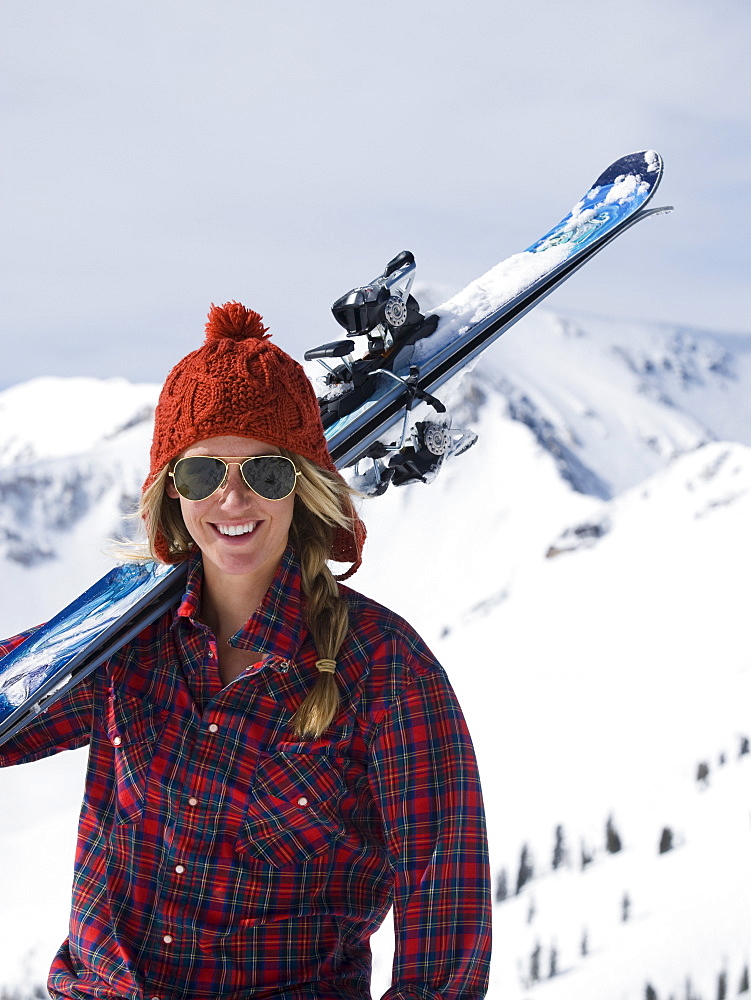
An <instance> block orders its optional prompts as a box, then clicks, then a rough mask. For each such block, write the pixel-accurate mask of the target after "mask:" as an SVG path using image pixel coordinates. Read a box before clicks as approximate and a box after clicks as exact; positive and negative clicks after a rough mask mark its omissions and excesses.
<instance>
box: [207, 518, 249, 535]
mask: <svg viewBox="0 0 751 1000" xmlns="http://www.w3.org/2000/svg"><path fill="white" fill-rule="evenodd" d="M257 523H258V522H257V521H249V522H248V524H217V526H216V529H217V531H218V532H219V533H220V534H222V535H248V534H250V532H251V531H255V527H256V524H257Z"/></svg>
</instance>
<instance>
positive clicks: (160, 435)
mask: <svg viewBox="0 0 751 1000" xmlns="http://www.w3.org/2000/svg"><path fill="white" fill-rule="evenodd" d="M223 435H237V436H239V437H250V438H254V439H255V440H256V441H264V442H265V443H267V444H271V445H276V447H277V448H286V449H287V450H288V451H292V452H295V454H297V455H302V456H303V457H304V458H308V459H310V461H311V462H315V464H316V465H318V466H320V467H321V468H322V469H326V470H327V471H328V472H333V473H334V474H336V475H338V472H337V470H336V466H335V465H334V463H333V462H332V461H331V456H330V455H329V450H328V447H327V445H326V438H325V437H324V433H323V425H322V423H321V413H320V409H319V406H318V400H317V399H316V395H315V392H314V391H313V386H312V385H311V383H310V380H309V379H308V377H307V375H306V374H305V372H304V370H303V369H302V367H301V366H300V365H299V364H298V363H297V362H296V361H295V360H294V359H293V358H291V357H290V356H289V355H288V354H285V352H284V351H282V350H281V349H280V348H279V347H277V346H276V344H273V343H272V342H271V339H270V337H269V333H268V329H267V327H265V326H264V325H263V321H262V318H261V316H260V315H259V314H258V313H257V312H254V311H253V310H252V309H247V308H246V307H245V306H243V305H241V304H240V303H239V302H226V303H225V304H224V305H223V306H215V305H212V307H211V310H210V312H209V317H208V322H207V323H206V340H205V342H204V344H203V346H202V347H200V348H199V349H198V350H197V351H193V352H192V353H191V354H188V355H187V356H186V357H184V358H183V359H182V361H179V362H178V363H177V364H176V365H175V367H174V368H173V369H172V371H171V372H170V373H169V375H168V376H167V380H166V382H165V383H164V386H163V387H162V392H161V395H160V396H159V402H158V403H157V407H156V413H155V415H154V438H153V441H152V445H151V462H150V469H149V475H148V477H147V479H146V482H145V483H144V489H147V488H148V486H150V485H151V483H152V482H153V481H154V479H155V478H156V476H157V475H158V474H159V473H160V472H161V470H162V469H163V468H164V467H165V466H166V465H167V464H168V463H169V462H171V461H172V460H173V459H175V458H176V457H177V456H178V455H179V454H180V452H182V451H184V449H185V448H188V447H190V445H192V444H195V443H196V441H203V440H205V439H206V438H212V437H220V436H223ZM351 517H352V529H351V531H347V530H344V529H343V528H336V529H335V533H334V539H333V544H332V551H331V554H330V558H331V559H333V560H335V561H337V562H350V563H352V564H353V565H352V567H351V568H350V569H349V570H348V571H347V572H346V573H345V574H343V575H342V576H341V577H340V578H339V579H345V578H346V577H348V576H351V575H352V573H354V572H355V570H356V569H357V568H358V567H359V565H360V562H361V552H362V545H363V542H364V540H365V526H364V525H363V523H362V521H360V519H359V518H358V516H357V514H356V513H355V510H354V508H352V509H351ZM155 551H156V553H157V555H158V556H159V558H160V559H162V560H163V561H164V562H174V561H175V559H176V557H175V555H174V554H172V553H171V552H170V550H169V545H168V542H167V539H166V538H165V537H164V535H163V534H162V533H161V532H160V533H159V535H158V537H157V540H156V544H155Z"/></svg>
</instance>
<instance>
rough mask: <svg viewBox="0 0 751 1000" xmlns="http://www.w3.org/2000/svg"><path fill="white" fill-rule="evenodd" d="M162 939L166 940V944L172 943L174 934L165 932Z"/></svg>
mask: <svg viewBox="0 0 751 1000" xmlns="http://www.w3.org/2000/svg"><path fill="white" fill-rule="evenodd" d="M162 941H164V943H165V944H172V935H171V934H165V935H164V937H163V938H162Z"/></svg>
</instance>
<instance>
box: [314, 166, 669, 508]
mask: <svg viewBox="0 0 751 1000" xmlns="http://www.w3.org/2000/svg"><path fill="white" fill-rule="evenodd" d="M662 170H663V164H662V159H661V157H660V156H659V155H658V154H657V153H655V152H654V151H652V150H647V151H642V152H639V153H631V154H629V155H627V156H624V157H621V158H620V159H618V160H616V161H615V162H614V163H612V164H611V165H610V166H609V167H608V168H607V169H606V170H605V171H603V172H602V174H600V176H599V177H598V178H597V179H596V180H595V182H594V183H593V184H592V186H591V187H590V188H589V190H588V191H587V193H586V194H585V195H584V197H583V198H582V199H581V200H580V201H579V202H577V204H576V205H575V206H574V207H573V209H572V210H571V212H569V213H568V214H567V215H566V216H565V217H564V218H563V219H562V220H561V221H560V222H559V223H558V224H557V225H556V226H554V227H553V228H552V229H551V230H550V231H549V232H547V233H546V234H545V235H544V236H542V237H541V238H540V239H539V240H537V241H536V242H535V243H533V244H531V246H529V247H528V248H527V249H526V250H524V251H522V252H521V253H519V254H515V255H514V256H512V257H509V258H507V259H506V260H504V261H502V262H501V263H500V264H498V265H497V266H496V267H495V268H493V269H492V270H491V271H489V272H488V273H487V274H486V275H483V276H482V277H481V278H479V279H477V280H476V281H475V282H472V283H471V284H470V285H468V286H467V288H465V289H463V290H462V291H461V292H459V293H458V295H456V296H454V298H452V299H450V300H449V301H448V302H446V303H444V304H443V305H442V306H440V307H439V308H438V309H437V310H435V313H434V314H433V315H432V316H430V317H427V318H425V317H422V316H421V314H420V312H419V306H418V303H417V302H416V301H415V300H414V299H413V297H412V296H411V294H409V292H410V289H411V285H412V281H413V280H414V267H415V263H414V257H413V255H412V254H411V253H409V252H408V251H404V252H403V253H402V254H399V255H398V256H397V257H395V258H394V260H392V261H390V262H389V264H388V265H387V267H386V270H385V271H384V273H383V275H381V276H380V277H379V278H377V279H375V280H374V281H373V282H371V283H370V285H366V286H364V287H362V288H358V289H353V290H352V291H351V292H349V293H348V294H347V295H346V296H342V298H341V299H339V300H338V301H337V302H336V303H335V304H334V307H333V311H334V315H335V317H336V318H337V320H338V321H339V322H340V323H341V324H342V325H343V326H344V327H345V329H347V331H348V333H349V334H350V335H351V336H360V335H363V334H367V337H368V353H367V354H366V355H365V357H364V358H362V359H355V358H354V356H353V354H352V353H350V354H349V356H348V357H347V356H345V354H346V352H347V351H348V350H349V351H351V350H353V349H354V342H353V341H351V340H345V341H339V342H334V343H331V344H325V345H323V346H322V347H321V348H317V349H314V350H313V351H309V352H307V353H306V355H305V357H306V360H314V359H318V360H319V361H321V362H322V363H323V364H324V367H325V368H326V369H327V375H326V376H325V382H326V389H328V390H329V391H326V390H324V392H323V393H322V394H321V395H320V396H319V402H320V405H321V413H322V417H323V421H324V426H325V427H326V437H327V440H328V442H329V450H330V452H331V455H332V457H333V459H334V461H335V462H336V464H337V466H338V467H340V468H344V467H349V466H356V465H357V464H358V463H359V462H361V461H362V460H363V459H369V460H370V461H372V463H373V466H372V468H371V469H370V470H369V472H366V474H365V475H364V476H359V477H357V479H356V482H357V485H358V487H359V488H360V489H362V490H363V491H364V492H366V493H371V494H376V493H378V492H382V491H383V489H384V488H385V486H386V485H388V482H389V481H393V482H394V483H396V484H397V485H400V484H402V483H405V482H413V481H416V480H423V481H427V479H428V478H429V477H430V475H432V474H434V473H435V472H436V471H437V469H438V467H439V466H440V463H441V461H442V460H443V458H445V457H448V456H449V455H450V454H451V449H452V447H453V444H452V438H453V437H456V436H457V435H456V434H455V433H454V434H452V429H451V425H450V418H448V417H447V416H445V415H444V414H445V408H444V407H443V406H442V404H440V403H439V405H436V403H437V402H439V401H438V400H437V399H436V397H435V393H436V391H437V390H438V389H440V388H441V387H442V386H444V385H445V383H446V382H448V381H449V380H450V379H451V378H453V377H454V376H455V375H457V374H458V373H459V372H461V370H462V369H463V368H465V367H466V366H467V365H469V364H471V363H472V362H473V361H474V360H475V358H477V357H478V355H479V354H480V353H481V352H482V351H484V350H485V349H486V348H487V347H489V346H490V345H491V344H492V343H493V342H494V341H495V340H497V339H498V337H500V336H501V334H503V333H504V332H505V331H506V330H508V329H509V328H510V327H511V326H513V325H514V323H516V322H518V321H519V320H520V319H521V318H522V317H523V316H524V315H525V314H526V313H528V312H529V311H530V310H531V309H533V308H534V307H535V306H536V305H538V304H539V303H540V302H541V301H542V300H543V299H544V298H545V297H546V296H548V295H550V293H551V292H553V291H554V290H555V289H556V288H558V287H559V286H560V285H561V284H562V283H563V282H564V281H566V280H568V278H570V277H571V275H572V274H574V273H575V272H576V271H578V270H579V268H581V267H583V266H584V265H585V264H586V263H587V262H588V261H590V260H591V259H592V257H594V256H595V255H596V254H597V253H599V252H600V251H601V250H602V249H604V248H605V247H606V246H607V245H608V244H609V243H611V242H612V241H613V240H614V239H616V238H617V237H618V236H620V235H621V234H622V233H624V232H626V230H628V229H630V228H631V227H632V226H634V225H636V223H638V222H641V221H642V220H644V219H646V218H649V217H651V216H653V215H658V214H662V213H666V212H670V211H671V210H672V209H671V208H669V207H665V208H657V209H649V208H647V204H648V202H649V201H650V199H651V198H652V196H653V195H654V193H655V191H656V189H657V186H658V185H659V183H660V180H661V178H662ZM407 282H408V284H407ZM400 285H401V287H400ZM405 286H406V287H405ZM400 319H401V320H402V325H401V326H400V324H399V322H398V321H399V320H400ZM395 320H396V322H395ZM421 322H422V324H423V326H422V328H421ZM426 328H427V329H426ZM350 345H351V347H350ZM328 357H337V358H340V359H341V362H342V363H341V364H340V365H339V366H338V367H336V368H333V369H332V368H331V367H330V365H329V364H328V362H327V361H326V358H328ZM419 403H422V404H423V405H422V407H421V410H422V415H423V420H422V421H419V420H417V419H415V417H416V415H413V414H412V412H411V411H412V410H413V409H414V408H415V407H417V406H418V404H419ZM353 404H354V405H353ZM431 409H432V411H433V417H431V416H430V415H429V414H428V413H427V411H429V410H431ZM436 413H437V414H439V418H438V420H436V419H435V414H436ZM400 419H401V432H400V435H399V437H398V439H397V440H395V441H391V440H389V439H388V434H389V433H391V432H392V429H393V427H394V426H395V425H396V426H397V427H399V423H400ZM410 420H412V421H413V422H412V427H410V426H409V421H410ZM463 433H464V434H466V433H467V432H463ZM459 437H460V438H461V434H460V435H459ZM426 438H427V440H426ZM469 439H470V441H471V440H472V435H471V433H470V434H469ZM436 449H438V450H437V451H436ZM441 449H443V450H441ZM464 450H466V449H464Z"/></svg>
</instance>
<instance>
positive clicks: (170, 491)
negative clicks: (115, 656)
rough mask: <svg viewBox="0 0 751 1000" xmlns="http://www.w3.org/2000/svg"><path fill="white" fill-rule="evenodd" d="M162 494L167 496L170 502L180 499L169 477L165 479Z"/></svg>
mask: <svg viewBox="0 0 751 1000" xmlns="http://www.w3.org/2000/svg"><path fill="white" fill-rule="evenodd" d="M164 492H165V493H166V494H167V496H168V497H170V499H171V500H179V499H180V494H179V493H178V492H177V490H176V489H175V484H174V482H173V480H172V477H171V476H168V477H167V482H166V484H165V487H164Z"/></svg>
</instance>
